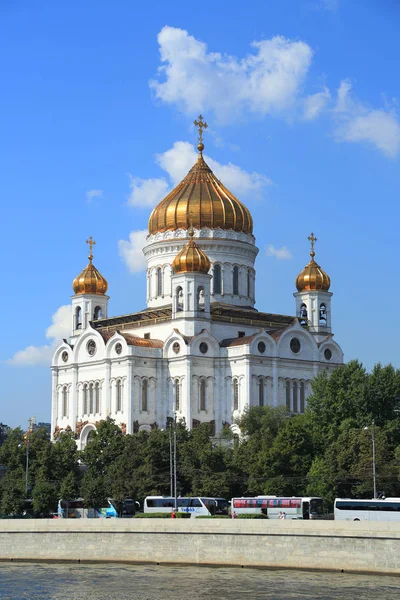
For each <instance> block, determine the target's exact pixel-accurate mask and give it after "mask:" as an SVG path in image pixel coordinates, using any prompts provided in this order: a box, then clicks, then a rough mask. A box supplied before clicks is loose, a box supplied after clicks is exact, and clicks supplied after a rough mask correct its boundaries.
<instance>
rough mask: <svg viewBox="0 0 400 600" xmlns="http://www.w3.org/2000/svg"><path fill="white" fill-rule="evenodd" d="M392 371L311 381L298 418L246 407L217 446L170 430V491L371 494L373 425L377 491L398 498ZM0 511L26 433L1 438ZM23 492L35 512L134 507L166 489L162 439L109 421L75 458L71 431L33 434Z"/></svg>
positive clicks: (357, 368)
mask: <svg viewBox="0 0 400 600" xmlns="http://www.w3.org/2000/svg"><path fill="white" fill-rule="evenodd" d="M399 409H400V372H399V371H398V370H396V369H394V368H393V367H392V366H391V365H389V366H386V367H382V366H381V365H379V364H378V365H376V366H375V368H374V369H373V371H372V373H367V372H366V371H365V369H364V368H363V366H362V365H361V364H360V363H358V362H357V361H353V362H350V363H348V364H347V365H344V366H342V367H339V368H338V369H336V370H335V371H334V373H333V374H332V375H331V377H330V378H329V379H328V378H327V377H326V375H324V374H322V375H320V376H318V377H317V378H316V379H315V381H314V383H313V394H312V396H311V397H310V398H309V401H308V407H307V410H306V412H305V414H304V415H295V416H291V415H289V414H288V413H287V411H286V409H285V408H284V407H278V408H272V407H252V408H251V409H249V410H248V411H246V412H245V414H244V415H243V416H242V417H241V419H240V420H239V422H238V425H239V427H240V430H241V437H240V438H239V437H232V436H231V433H230V430H228V431H226V432H225V433H224V434H223V439H222V440H219V441H217V442H216V441H215V440H213V439H212V438H211V437H210V433H211V432H210V430H209V427H208V425H207V424H204V425H201V426H200V427H198V428H196V429H194V430H192V431H188V430H187V429H186V428H185V427H184V425H183V424H178V425H177V447H178V465H177V467H178V468H177V472H178V491H179V494H181V495H207V496H220V497H226V498H231V497H233V496H242V495H256V494H277V495H316V496H322V497H323V498H325V500H326V501H327V502H328V504H332V503H333V500H334V498H335V497H337V496H339V497H340V496H341V497H349V496H353V497H372V494H373V480H372V440H371V427H370V426H371V424H372V422H374V423H375V442H376V444H375V445H376V465H377V467H376V472H377V488H378V491H379V492H381V493H385V494H386V495H397V496H399V495H400V469H399V467H400V412H399ZM2 439H3V444H2V446H1V448H0V465H3V466H4V468H5V476H4V477H3V479H2V481H1V483H0V513H3V514H11V513H19V512H21V510H22V508H23V502H24V499H25V498H26V489H25V485H26V481H25V475H26V472H25V467H26V443H27V442H26V436H24V433H23V432H22V430H21V429H12V430H9V431H7V432H6V435H5V436H3V438H2ZM29 444H30V446H29V465H30V466H29V480H28V486H29V495H30V496H31V498H32V499H33V503H34V509H35V511H36V513H38V514H49V513H51V512H53V511H54V510H55V509H56V505H57V500H58V499H59V498H61V497H62V498H64V499H66V500H70V499H72V498H74V497H77V496H82V497H83V498H84V499H85V501H86V503H87V504H88V505H99V504H101V503H102V502H103V501H104V499H105V498H107V497H112V498H115V499H116V500H119V501H122V500H123V499H124V498H135V499H137V500H140V501H142V500H143V498H144V497H145V496H147V495H150V494H169V492H170V462H169V453H170V441H169V432H168V431H165V430H160V429H154V430H153V431H151V432H149V433H148V432H141V433H139V434H134V435H126V436H124V435H122V432H121V430H120V429H119V427H118V426H117V425H116V424H115V422H114V421H113V420H111V419H107V420H106V421H102V422H100V424H99V426H98V428H97V430H96V431H95V432H93V433H92V434H91V437H90V440H89V442H88V444H87V446H86V448H85V450H84V451H83V452H78V450H77V448H76V444H75V440H74V439H73V437H72V434H69V433H62V434H61V435H60V437H59V438H58V440H57V442H56V443H51V442H50V441H49V439H48V437H47V435H46V432H45V431H44V430H43V429H42V430H41V429H39V430H38V431H35V432H33V433H32V434H31V436H30V441H29Z"/></svg>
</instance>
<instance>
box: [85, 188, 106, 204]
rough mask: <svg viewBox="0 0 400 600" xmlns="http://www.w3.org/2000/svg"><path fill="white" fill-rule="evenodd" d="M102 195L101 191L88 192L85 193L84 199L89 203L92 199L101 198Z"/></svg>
mask: <svg viewBox="0 0 400 600" xmlns="http://www.w3.org/2000/svg"><path fill="white" fill-rule="evenodd" d="M102 195H103V190H88V191H87V192H86V199H87V201H88V202H89V203H90V202H91V201H92V200H93V198H101V197H102Z"/></svg>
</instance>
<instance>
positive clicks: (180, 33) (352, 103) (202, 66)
mask: <svg viewBox="0 0 400 600" xmlns="http://www.w3.org/2000/svg"><path fill="white" fill-rule="evenodd" d="M316 6H319V7H320V8H325V9H327V10H331V11H332V12H334V11H335V10H336V9H337V6H338V3H337V1H336V0H320V3H319V5H316ZM157 39H158V44H159V50H160V58H161V64H160V66H159V69H158V74H157V77H156V78H153V79H152V80H151V81H150V82H149V84H150V88H151V89H152V91H153V92H154V94H155V97H156V99H158V100H159V101H161V102H163V103H165V104H169V105H173V106H175V107H177V108H178V110H180V111H181V112H182V113H184V114H185V115H190V117H191V118H192V117H193V115H194V114H198V113H199V112H205V113H207V114H210V113H214V115H215V118H216V122H217V123H219V124H221V125H232V124H234V125H236V124H237V121H238V119H242V120H248V119H249V118H258V119H262V118H265V117H266V116H269V117H278V118H283V119H286V121H288V122H291V123H293V122H295V121H301V120H302V121H303V122H313V121H315V120H316V119H318V118H320V117H322V116H324V117H325V121H326V123H325V126H327V127H329V129H330V131H331V133H332V136H331V137H332V139H333V140H335V141H336V142H352V143H358V144H367V145H369V146H373V147H375V148H376V149H377V150H379V151H380V152H382V153H383V154H384V155H385V156H387V157H389V158H396V157H397V156H398V155H399V154H400V121H399V116H398V114H397V101H396V99H394V100H393V101H392V102H389V103H388V102H386V101H384V102H383V106H381V107H378V108H376V107H372V106H368V105H367V104H366V103H365V102H363V101H362V100H359V99H358V98H356V96H355V95H354V94H352V93H351V87H352V86H351V84H350V83H349V80H348V79H343V80H342V81H341V82H340V84H339V83H338V88H339V89H338V94H337V99H335V94H334V93H333V92H332V91H331V90H330V89H329V88H328V86H327V85H323V86H322V89H321V85H320V83H319V84H318V88H319V89H318V91H316V92H315V93H313V94H309V95H307V91H306V87H307V85H309V84H311V85H314V84H315V82H313V81H312V80H311V78H312V74H311V65H312V59H313V55H314V51H313V49H312V48H311V47H310V46H309V44H307V43H306V42H304V41H302V40H290V39H288V38H285V37H284V36H281V35H277V36H274V37H272V38H270V39H262V40H260V41H253V42H252V44H251V47H252V51H251V52H250V53H248V54H247V55H245V56H244V57H236V56H231V55H228V54H224V53H220V52H210V51H209V49H208V47H207V44H206V43H204V42H203V41H200V40H198V39H196V38H195V37H194V36H192V35H190V34H189V33H188V31H186V30H184V29H180V28H177V27H170V26H165V27H163V28H162V29H161V31H160V32H159V34H158V38H157ZM320 78H321V77H320ZM324 78H325V75H324ZM210 166H211V165H210ZM227 183H228V182H227Z"/></svg>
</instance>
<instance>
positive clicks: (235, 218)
mask: <svg viewBox="0 0 400 600" xmlns="http://www.w3.org/2000/svg"><path fill="white" fill-rule="evenodd" d="M195 125H198V126H199V129H200V134H199V144H198V146H197V148H198V150H199V157H198V159H197V162H196V163H195V164H194V165H193V167H192V168H191V169H190V171H189V173H188V174H187V175H186V177H185V178H184V179H183V180H182V181H181V183H179V184H178V185H177V186H176V188H174V189H173V190H172V192H170V193H169V194H168V196H166V198H164V200H162V201H161V202H160V203H159V204H158V206H156V207H155V209H154V210H153V212H152V213H151V215H150V218H149V233H150V234H154V233H158V232H163V231H166V230H172V231H174V230H176V229H189V226H190V225H192V226H193V227H194V228H195V229H203V228H209V229H233V230H234V231H242V232H244V233H250V234H251V233H252V232H253V219H252V218H251V214H250V211H249V210H248V209H247V208H246V207H245V206H244V204H242V203H241V202H240V200H238V199H237V198H236V197H235V196H234V195H233V194H232V193H231V192H230V191H229V190H228V189H227V188H226V187H225V186H224V185H223V184H222V183H221V182H220V181H219V180H218V179H217V178H216V177H215V175H214V173H213V172H212V171H211V169H210V167H209V166H208V165H207V163H206V162H205V160H204V158H203V150H204V144H203V138H202V129H203V128H206V127H207V124H206V123H204V122H203V118H202V117H201V115H200V117H199V121H195Z"/></svg>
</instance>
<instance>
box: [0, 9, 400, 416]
mask: <svg viewBox="0 0 400 600" xmlns="http://www.w3.org/2000/svg"><path fill="white" fill-rule="evenodd" d="M396 4H397V2H395V1H394V0H370V1H369V2H364V1H361V0H359V1H353V0H352V1H350V0H336V1H335V0H281V1H280V2H272V1H267V0H259V1H254V0H248V2H246V3H245V4H243V3H242V2H236V1H235V0H233V1H232V2H231V3H230V5H229V10H227V8H226V3H223V2H215V0H214V1H213V2H209V1H208V0H204V1H203V2H202V3H201V4H200V5H193V4H191V3H188V2H182V1H173V2H169V3H165V2H154V1H153V2H149V3H140V4H138V3H134V2H130V1H128V0H114V2H112V3H111V2H106V1H105V0H96V1H94V0H86V1H85V2H78V1H76V0H70V2H68V3H66V2H65V3H62V2H50V1H47V2H46V1H44V0H39V1H38V2H35V3H32V2H29V1H28V0H13V1H11V0H5V1H4V2H2V3H1V5H0V28H1V36H0V55H1V57H2V58H1V63H0V64H1V78H2V94H1V95H0V114H1V140H2V143H1V144H0V171H1V177H0V194H1V206H2V211H3V215H2V217H3V227H2V235H1V237H0V244H1V256H2V262H1V268H2V274H1V281H2V284H3V290H2V295H1V297H2V299H3V303H2V310H3V320H2V344H1V350H0V361H1V362H0V377H1V381H2V386H1V399H0V421H3V422H6V423H8V424H10V425H11V426H17V425H19V424H21V425H25V424H26V422H27V419H28V418H29V417H30V416H32V415H35V417H36V418H37V420H39V421H40V420H42V421H48V420H50V393H51V375H50V370H49V368H48V364H49V356H50V355H51V352H52V347H53V345H54V344H55V343H56V341H57V339H59V337H60V336H61V337H63V336H65V335H66V334H67V328H68V325H69V320H68V308H67V307H68V305H69V302H70V295H71V293H72V289H71V282H72V280H73V278H74V277H75V276H76V275H77V274H78V273H79V272H80V271H81V269H82V268H83V267H84V266H85V265H86V263H87V247H86V245H85V240H86V239H87V237H88V236H89V235H92V236H93V237H94V238H95V239H96V240H97V245H96V247H95V251H94V254H95V259H94V263H95V265H96V266H97V268H98V269H99V270H100V271H101V272H102V274H103V275H104V276H105V277H106V278H107V280H108V282H109V294H110V296H111V300H110V304H109V314H110V315H118V314H124V313H129V312H134V311H136V310H139V309H142V308H143V307H144V306H145V278H144V271H143V261H142V259H141V256H140V245H141V241H142V240H143V236H144V234H143V232H144V230H145V228H146V225H147V219H148V216H149V213H150V211H151V208H152V206H153V205H154V202H156V201H157V200H158V199H160V198H161V197H162V196H163V195H164V194H165V193H166V192H167V191H168V189H170V188H171V186H172V185H173V184H174V183H175V182H176V181H178V180H179V178H180V177H181V176H182V175H183V174H184V173H185V170H186V168H187V167H188V165H189V166H190V163H191V160H192V155H193V148H192V146H191V145H194V144H195V143H196V132H195V131H194V128H193V126H192V121H193V120H194V118H196V117H197V115H198V114H199V112H202V113H203V115H204V116H205V119H206V120H207V122H208V124H209V128H208V130H207V132H206V134H205V144H206V150H205V154H206V156H207V157H208V158H210V159H211V161H212V166H213V168H214V169H215V172H216V174H217V175H218V176H220V177H221V179H222V180H223V181H224V183H225V184H226V185H227V187H229V188H230V189H231V191H232V192H234V193H235V194H236V195H237V196H239V197H240V198H241V199H242V200H243V201H244V202H245V203H246V205H247V206H248V207H249V209H250V210H251V212H252V215H253V217H254V221H255V235H256V238H257V245H258V247H259V248H260V253H259V257H258V259H257V264H256V266H257V307H258V308H259V309H260V310H265V311H270V312H280V313H284V314H293V313H294V307H295V304H294V299H293V296H292V294H293V292H294V291H295V288H294V281H295V278H296V275H297V274H298V272H299V271H300V270H301V269H302V268H303V267H304V265H305V264H306V262H307V261H308V252H309V246H308V242H307V236H308V235H309V233H310V232H311V231H314V232H315V234H316V236H317V238H318V242H317V245H316V253H317V254H316V259H317V261H318V262H319V263H320V264H321V266H322V267H323V268H324V269H325V270H326V271H327V273H328V274H329V275H330V277H331V280H332V287H331V291H333V292H334V296H333V329H334V332H335V339H336V340H337V341H338V343H339V344H341V346H342V348H343V350H344V352H345V358H346V360H348V359H351V358H356V357H357V358H359V359H360V360H362V361H363V362H364V364H365V365H366V366H367V367H368V368H370V367H371V366H372V365H373V364H374V363H375V362H378V361H381V362H383V363H388V362H392V363H393V364H394V365H395V366H397V367H400V354H399V351H398V343H397V339H398V337H399V330H400V325H399V324H398V322H397V321H398V320H397V303H398V300H397V299H398V297H399V293H400V284H399V281H400V267H399V264H398V262H399V261H398V256H399V250H400V242H399V239H398V221H399V208H398V204H399V198H400V169H399V166H400V160H399V158H400V124H399V123H400V121H399V105H398V102H399V99H400V78H399V76H398V64H399V58H400V56H399V53H400V52H399V46H398V32H399V26H400V8H399V7H398V6H396ZM49 328H50V329H49Z"/></svg>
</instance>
